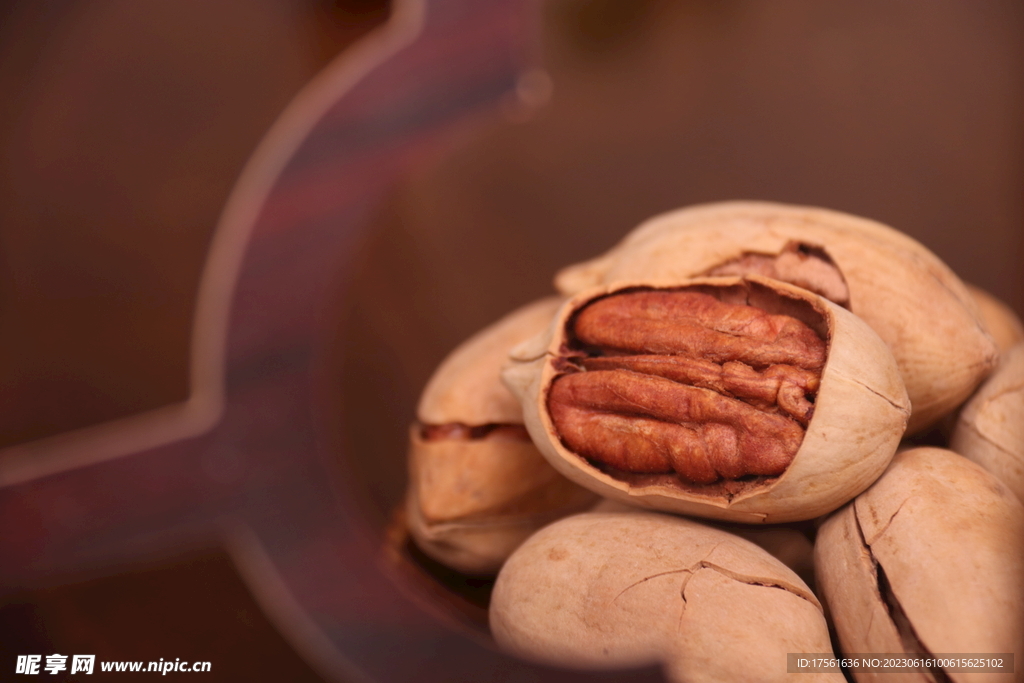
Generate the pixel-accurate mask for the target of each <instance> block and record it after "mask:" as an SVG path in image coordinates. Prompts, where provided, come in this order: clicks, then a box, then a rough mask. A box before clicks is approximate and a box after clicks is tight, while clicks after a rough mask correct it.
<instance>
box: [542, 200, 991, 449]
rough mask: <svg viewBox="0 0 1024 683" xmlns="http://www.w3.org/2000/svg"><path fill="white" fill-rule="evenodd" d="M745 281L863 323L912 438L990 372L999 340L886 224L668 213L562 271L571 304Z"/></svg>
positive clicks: (834, 216) (721, 207) (745, 212)
mask: <svg viewBox="0 0 1024 683" xmlns="http://www.w3.org/2000/svg"><path fill="white" fill-rule="evenodd" d="M744 259H746V260H747V261H744ZM750 269H753V270H750ZM745 272H760V273H762V274H766V275H770V276H771V277H774V278H776V279H781V280H785V281H787V282H791V283H793V284H798V285H800V286H802V287H805V288H809V289H812V290H813V291H816V292H818V293H820V294H822V295H824V296H826V297H827V298H830V299H832V300H833V301H836V302H838V303H841V304H843V305H846V306H847V307H848V308H849V309H850V310H852V311H853V312H854V313H855V314H857V315H858V316H859V317H861V318H863V319H864V321H865V322H867V323H868V325H870V326H871V327H872V328H873V329H874V330H875V331H876V332H877V333H878V334H879V336H880V337H881V338H882V339H883V340H885V342H886V343H887V344H888V345H889V346H890V348H891V349H892V352H893V356H894V357H895V358H896V363H897V365H898V366H899V369H900V373H901V374H902V376H903V380H904V382H905V384H906V387H907V392H908V394H909V395H910V399H911V403H912V404H913V414H912V415H911V418H910V422H909V424H908V433H916V432H919V431H921V430H923V429H925V428H927V427H928V426H930V425H932V424H934V423H935V422H936V421H937V420H939V419H940V418H942V417H943V416H944V415H946V414H947V413H949V412H951V411H952V410H953V409H954V408H956V406H958V405H959V404H960V403H962V402H963V401H964V400H966V399H967V397H968V396H969V395H970V394H971V392H972V391H973V390H974V388H975V387H976V386H977V385H978V384H979V383H980V382H981V380H982V379H983V378H984V377H985V376H986V375H987V374H988V373H989V372H990V371H991V369H992V368H993V367H994V365H995V362H996V359H997V355H998V354H997V349H996V346H995V342H994V341H993V340H992V338H991V337H990V336H989V335H988V334H987V332H986V331H985V330H984V328H983V327H982V325H981V324H980V323H979V318H978V316H979V311H978V307H977V304H976V303H975V301H974V299H973V298H972V297H971V295H970V294H969V293H968V291H967V289H966V287H965V286H964V284H963V283H962V282H961V281H960V280H959V278H957V276H956V275H955V274H954V273H953V272H952V271H951V270H950V269H949V268H948V267H947V266H946V265H945V264H944V263H943V262H942V261H941V260H940V259H939V258H938V257H936V256H935V255H934V254H933V253H931V252H930V251H929V250H928V249H926V248H925V247H924V246H922V245H921V244H919V243H918V242H916V241H915V240H913V239H911V238H910V237H908V236H906V235H903V234H902V233H899V232H897V231H896V230H893V229H892V228H889V227H888V226H885V225H883V224H881V223H877V222H875V221H870V220H867V219H864V218H857V217H855V216H850V215H848V214H843V213H839V212H836V211H828V210H824V209H816V208H809V207H800V206H788V205H783V204H774V203H769V202H723V203H718V204H706V205H702V206H694V207H690V208H685V209H681V210H678V211H673V212H670V213H666V214H663V215H660V216H657V217H655V218H652V219H650V220H648V221H647V222H645V223H643V224H642V225H640V226H639V227H638V228H636V229H635V230H634V231H633V232H631V233H630V234H629V235H628V236H626V238H625V239H624V240H623V241H622V242H621V243H620V244H618V245H617V246H615V247H614V248H612V249H611V250H610V251H609V252H607V253H606V254H604V255H602V256H600V257H598V258H596V259H593V260H591V261H587V262H584V263H581V264H577V265H574V266H570V267H568V268H566V269H564V270H563V271H561V272H560V273H559V274H558V276H557V278H556V285H557V286H558V288H559V290H560V291H562V292H564V293H565V294H575V293H576V292H579V291H581V290H583V289H587V288H590V287H594V286H597V285H602V284H603V285H610V284H614V283H618V282H628V281H636V280H640V279H644V280H663V281H674V280H681V279H686V278H692V277H697V276H704V275H711V274H725V273H731V274H742V273H745ZM844 298H845V299H846V301H843V299H844Z"/></svg>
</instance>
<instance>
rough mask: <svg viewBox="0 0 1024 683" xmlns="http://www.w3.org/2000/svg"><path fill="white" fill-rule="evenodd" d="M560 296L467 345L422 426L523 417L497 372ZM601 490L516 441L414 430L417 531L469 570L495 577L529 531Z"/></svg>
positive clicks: (432, 387)
mask: <svg viewBox="0 0 1024 683" xmlns="http://www.w3.org/2000/svg"><path fill="white" fill-rule="evenodd" d="M560 303H561V300H560V299H559V298H557V297H549V298H546V299H541V300H540V301H537V302H534V303H532V304H528V305H527V306H524V307H522V308H520V309H517V310H516V311H513V312H512V313H510V314H509V315H507V316H505V317H504V318H502V319H501V320H499V321H498V322H496V323H494V324H493V325H491V326H489V327H487V328H486V329H484V330H482V331H481V332H479V333H477V334H476V335H474V336H473V337H471V338H470V339H469V340H467V341H466V342H464V343H463V344H461V345H459V346H458V347H457V348H456V349H455V350H454V351H452V352H451V353H450V354H449V355H448V357H447V358H445V360H444V361H443V362H442V363H441V365H440V366H438V369H437V370H436V371H435V372H434V375H433V376H432V377H431V378H430V381H429V382H428V383H427V386H426V388H425V389H424V391H423V395H422V396H421V398H420V403H419V408H418V410H417V417H418V418H419V420H420V422H421V423H423V424H439V425H440V424H448V423H460V424H463V425H467V426H480V425H488V424H522V423H523V415H522V407H521V405H520V403H519V401H518V400H517V399H516V398H515V397H514V396H512V394H510V393H509V391H508V389H506V388H505V387H504V385H502V383H501V380H500V378H499V372H500V369H501V366H502V364H503V363H504V362H505V359H506V357H507V354H508V349H509V348H510V347H511V346H513V345H515V344H517V343H519V342H521V341H522V340H523V339H526V338H528V337H530V336H532V335H534V334H536V333H537V332H538V330H542V329H543V328H544V327H545V326H546V325H547V324H548V322H549V321H550V319H551V316H552V315H553V314H554V312H555V311H556V310H557V309H558V307H559V305H560ZM595 498H596V497H595V496H594V495H593V494H591V493H590V492H589V491H587V490H585V489H582V488H580V487H579V486H577V485H575V484H573V483H572V482H570V481H568V480H567V479H565V478H564V477H563V476H561V475H560V474H558V472H556V471H555V470H554V469H553V468H552V467H551V466H550V465H549V464H548V463H547V461H545V459H544V457H543V456H541V454H540V453H539V452H538V450H537V448H536V446H534V445H533V443H531V442H529V441H519V440H514V439H501V438H484V439H471V440H470V439H441V440H436V441H433V440H432V441H427V440H425V439H423V438H422V437H421V435H420V433H419V425H413V427H411V428H410V430H409V490H408V492H407V494H406V502H405V506H406V518H407V520H408V524H409V532H410V534H411V535H412V537H413V539H414V540H415V542H416V545H418V546H419V547H420V548H421V549H422V550H423V551H424V552H425V553H426V554H427V555H429V556H430V557H432V558H434V559H435V560H437V561H439V562H441V563H443V564H445V565H447V566H449V567H452V568H453V569H457V570H459V571H462V572H465V573H468V574H493V573H494V572H496V571H497V570H498V568H499V567H501V563H502V562H504V560H505V558H506V557H508V555H509V553H511V552H512V550H514V549H515V548H516V546H518V545H519V544H520V543H522V542H523V540H525V539H526V538H527V537H528V536H529V535H530V534H531V533H533V532H534V531H535V530H537V529H538V528H540V527H541V526H543V525H545V524H547V523H548V522H550V521H552V520H554V519H558V518H559V517H562V516H564V515H566V514H570V513H572V512H578V511H580V510H582V509H585V508H586V507H588V506H590V505H591V504H592V503H593V501H594V500H595Z"/></svg>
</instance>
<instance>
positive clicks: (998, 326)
mask: <svg viewBox="0 0 1024 683" xmlns="http://www.w3.org/2000/svg"><path fill="white" fill-rule="evenodd" d="M965 284H966V286H967V291H968V292H970V293H971V297H972V298H973V299H974V302H975V303H976V304H977V305H978V312H979V313H980V315H981V322H982V323H984V325H985V329H986V330H988V333H989V334H991V335H992V339H994V340H995V342H996V346H998V347H999V352H1000V353H1003V352H1005V351H1009V350H1010V348H1011V347H1013V346H1016V345H1017V344H1019V343H1020V342H1022V341H1024V323H1022V322H1021V320H1020V318H1019V317H1018V316H1017V314H1016V313H1014V311H1013V309H1012V308H1010V307H1009V306H1007V305H1006V303H1005V302H1003V301H1000V300H999V299H998V298H996V297H995V296H993V295H992V294H989V293H988V292H986V291H985V290H984V289H982V288H981V287H977V286H975V285H972V284H970V283H969V282H968V283H965Z"/></svg>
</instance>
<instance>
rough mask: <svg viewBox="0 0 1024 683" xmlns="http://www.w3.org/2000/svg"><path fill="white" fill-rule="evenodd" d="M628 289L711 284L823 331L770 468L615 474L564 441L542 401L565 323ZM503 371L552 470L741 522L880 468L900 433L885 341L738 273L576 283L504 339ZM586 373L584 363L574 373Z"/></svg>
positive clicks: (816, 502) (609, 492)
mask: <svg viewBox="0 0 1024 683" xmlns="http://www.w3.org/2000/svg"><path fill="white" fill-rule="evenodd" d="M637 289H641V290H642V289H650V290H654V291H662V290H664V291H702V292H715V293H718V295H719V296H721V297H724V298H728V299H739V300H744V301H749V302H751V303H756V304H757V305H758V306H760V307H761V308H762V309H764V310H770V309H771V310H775V311H777V312H778V311H781V312H785V311H789V312H791V313H796V314H798V315H801V316H805V317H806V318H807V319H808V320H810V321H811V322H812V323H813V325H814V326H816V327H818V328H819V329H818V330H817V332H818V334H819V335H820V337H821V338H822V339H825V340H827V358H826V360H825V364H824V367H823V368H822V370H821V376H820V387H819V389H818V391H817V395H816V398H815V399H814V401H815V402H814V406H813V416H812V417H811V418H810V421H809V423H808V424H807V426H806V431H805V433H804V434H803V437H802V441H801V442H800V443H799V447H798V449H797V450H796V452H795V455H794V456H793V457H792V461H791V462H790V463H789V465H788V467H786V469H785V471H784V472H782V473H781V474H780V475H778V476H766V477H743V478H741V480H737V481H736V482H731V483H730V482H725V483H723V482H718V483H715V484H712V485H709V486H701V485H692V484H686V483H683V482H681V481H680V479H679V478H678V477H675V476H673V475H654V476H644V477H634V476H622V474H621V473H618V472H615V471H613V470H610V469H609V468H607V467H599V466H597V465H595V464H594V463H593V462H591V461H589V460H588V459H585V458H583V457H581V456H580V455H578V454H577V453H575V452H573V451H572V450H570V448H569V447H568V446H567V445H566V443H564V442H563V439H562V437H561V436H560V434H559V432H558V430H557V429H556V427H555V423H554V421H553V419H552V416H551V413H550V411H549V409H548V405H549V396H550V394H551V391H552V386H553V385H554V383H555V382H556V380H558V378H559V377H560V376H561V374H562V372H563V370H562V369H561V366H560V361H559V359H560V358H561V354H562V353H563V349H564V345H565V344H566V336H567V335H568V334H569V332H568V325H569V323H570V321H571V320H572V319H573V316H574V315H576V314H577V312H578V311H579V310H581V309H582V308H584V307H585V306H587V305H589V304H590V302H593V301H595V300H598V299H600V298H602V297H610V296H613V295H617V294H618V293H621V292H629V291H633V290H637ZM510 357H511V359H512V360H511V361H510V363H509V365H508V366H506V369H505V371H504V373H503V379H504V380H505V383H506V384H507V385H508V386H509V388H510V389H511V390H512V391H513V392H514V393H515V394H517V395H518V396H519V397H520V399H521V400H522V402H523V417H524V419H525V423H526V427H527V429H528V430H529V432H530V435H531V437H532V438H533V441H534V442H535V443H536V444H537V446H538V448H539V449H540V451H541V453H543V455H544V456H545V457H546V458H547V459H548V461H549V462H550V463H551V464H552V465H553V466H554V467H555V468H556V469H557V470H558V471H559V472H561V473H562V474H564V475H565V476H566V477H568V478H569V479H572V480H573V481H575V482H577V483H578V484H580V485H582V486H586V487H587V488H589V489H591V490H592V491H595V492H596V493H599V494H600V495H602V496H605V497H607V498H613V499H617V500H621V501H623V502H626V503H629V504H632V505H638V506H641V507H646V508H653V509H658V510H664V511H670V512H677V513H682V514H691V515H698V516H702V517H711V518H716V519H725V520H731V521H740V522H748V523H778V522H789V521H797V520H805V519H811V518H813V517H816V516H818V515H821V514H824V513H826V512H830V511H832V510H834V509H836V508H837V507H839V506H840V505H842V504H843V503H845V502H846V501H848V500H850V499H851V498H853V497H854V496H856V495H857V494H858V493H860V492H861V491H863V490H864V489H865V488H867V487H868V486H869V485H870V484H871V483H872V482H873V481H874V480H875V479H876V478H877V477H878V475H879V474H881V472H882V471H884V469H885V467H886V465H887V464H888V462H889V460H890V459H891V458H892V456H893V454H894V453H895V450H896V447H897V445H898V443H899V440H900V438H901V436H902V435H903V432H904V428H905V425H906V419H907V415H908V414H909V401H908V399H907V395H906V391H905V389H904V387H903V383H902V380H901V379H900V376H899V372H898V371H897V369H896V365H895V362H894V360H893V358H892V354H891V353H890V351H889V349H888V347H887V346H886V345H885V344H884V343H883V342H882V341H881V339H879V337H878V335H877V334H875V333H874V332H873V331H872V330H871V329H870V328H869V327H867V326H866V325H865V324H864V323H863V321H861V320H860V319H858V318H857V317H856V316H854V315H853V314H851V313H850V312H849V311H847V310H845V309H843V308H841V307H839V306H836V305H835V304H832V303H831V302H829V301H827V300H825V299H824V298H822V297H819V296H817V295H815V294H812V293H810V292H808V291H806V290H804V289H801V288H798V287H794V286H792V285H788V284H785V283H782V282H778V281H775V280H770V279H767V278H761V277H756V276H750V277H746V278H701V279H695V280H691V281H687V282H686V283H677V284H675V285H673V286H671V287H658V286H656V285H651V284H644V283H620V284H617V285H613V286H605V287H598V288H594V289H591V290H587V291H585V292H581V293H580V294H578V295H576V296H575V297H573V298H572V299H570V300H569V301H567V302H566V303H565V305H563V307H562V309H561V310H560V311H559V313H558V314H557V315H556V317H555V318H554V320H553V322H552V325H551V327H550V328H549V329H548V331H547V332H546V333H544V334H542V335H538V337H536V338H534V339H532V340H529V341H527V342H524V343H523V344H521V345H520V346H518V347H516V348H515V349H513V351H512V353H511V356H510ZM584 374H586V373H584Z"/></svg>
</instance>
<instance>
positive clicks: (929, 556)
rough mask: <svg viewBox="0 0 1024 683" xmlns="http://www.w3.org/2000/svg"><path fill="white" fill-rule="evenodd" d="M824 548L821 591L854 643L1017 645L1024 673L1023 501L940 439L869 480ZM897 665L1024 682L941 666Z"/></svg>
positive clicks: (828, 529)
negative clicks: (940, 444)
mask: <svg viewBox="0 0 1024 683" xmlns="http://www.w3.org/2000/svg"><path fill="white" fill-rule="evenodd" d="M814 554H815V576H816V577H817V586H818V589H819V595H821V596H822V597H823V599H824V600H825V601H826V602H827V603H828V607H829V612H830V614H831V618H832V620H833V622H834V624H835V628H836V632H837V634H838V636H839V642H840V645H841V646H842V649H843V651H844V652H848V653H859V652H885V653H893V654H895V653H905V654H908V655H922V656H924V657H928V656H929V655H937V654H940V653H991V654H994V653H1001V654H1005V653H1011V652H1012V653H1014V658H1015V661H1016V664H1015V666H1016V667H1017V669H1016V670H1017V671H1018V672H1019V671H1020V668H1019V667H1020V661H1021V658H1022V657H1024V612H1022V608H1021V605H1022V604H1024V602H1022V601H1024V506H1022V505H1021V502H1020V501H1019V500H1017V498H1016V497H1015V496H1014V495H1013V493H1012V492H1011V491H1010V490H1009V488H1007V487H1006V486H1005V485H1003V484H1002V483H1000V482H999V481H998V480H997V479H996V478H995V477H993V476H992V475H991V474H990V473H988V472H986V471H985V470H983V469H982V468H981V467H979V466H978V465H976V464H975V463H973V462H970V461H969V460H967V459H965V458H963V457H961V456H959V455H957V454H956V453H953V452H952V451H947V450H944V449H939V448H915V449H911V450H907V451H902V452H900V453H899V454H897V455H896V457H895V458H894V459H893V461H892V464H891V465H890V466H889V469H888V470H887V471H886V472H885V474H884V475H882V477H881V478H879V480H878V481H877V482H875V484H874V485H873V486H872V487H871V488H869V489H868V490H867V491H865V492H864V493H862V494H861V495H860V496H858V497H857V498H856V499H855V500H854V501H853V502H851V503H850V504H849V505H847V506H846V507H844V508H843V509H842V510H840V511H838V512H836V513H835V514H833V515H832V516H830V517H829V518H828V519H827V520H826V521H825V522H824V523H823V524H822V526H821V528H820V529H819V530H818V536H817V539H816V541H815V548H814ZM976 656H984V655H981V654H979V655H976ZM889 675H890V676H891V677H892V678H891V680H922V681H925V680H932V681H934V680H938V681H955V682H957V683H966V682H967V681H982V680H984V681H993V682H995V681H1000V682H1002V681H1006V682H1009V681H1016V680H1020V679H1019V677H1018V676H1019V674H1018V676H1015V675H1014V674H1013V673H1003V674H1000V673H972V672H963V671H948V672H947V671H943V670H941V669H932V670H925V671H921V672H920V673H919V675H918V676H916V677H913V676H912V675H911V674H889ZM855 676H856V677H857V678H858V680H863V681H868V680H871V681H876V680H889V679H886V678H885V677H884V676H885V674H877V673H875V674H868V673H855Z"/></svg>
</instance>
